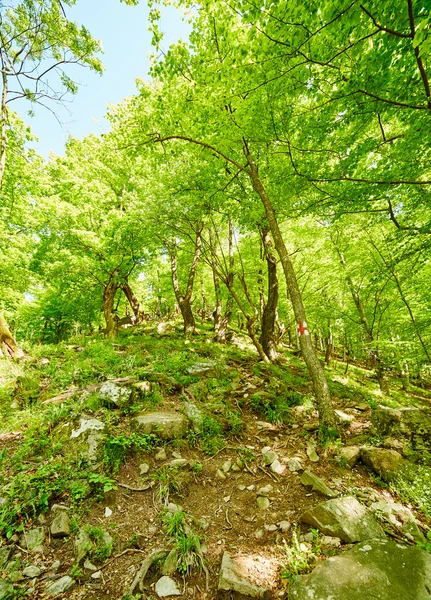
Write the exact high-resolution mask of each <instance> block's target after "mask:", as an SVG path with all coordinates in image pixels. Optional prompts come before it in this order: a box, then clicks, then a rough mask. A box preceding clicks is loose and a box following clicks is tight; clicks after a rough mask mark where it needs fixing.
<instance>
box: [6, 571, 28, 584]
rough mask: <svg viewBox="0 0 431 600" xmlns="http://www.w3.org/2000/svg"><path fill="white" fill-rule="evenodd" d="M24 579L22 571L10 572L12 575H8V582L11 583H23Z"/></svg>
mask: <svg viewBox="0 0 431 600" xmlns="http://www.w3.org/2000/svg"><path fill="white" fill-rule="evenodd" d="M24 580H25V577H24V575H23V572H22V571H12V573H10V575H9V581H10V582H11V583H20V582H21V581H24Z"/></svg>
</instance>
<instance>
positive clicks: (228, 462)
mask: <svg viewBox="0 0 431 600" xmlns="http://www.w3.org/2000/svg"><path fill="white" fill-rule="evenodd" d="M231 468H232V461H231V460H230V459H229V460H226V461H225V462H224V463H223V464H222V467H221V470H222V471H223V473H229V471H230V470H231Z"/></svg>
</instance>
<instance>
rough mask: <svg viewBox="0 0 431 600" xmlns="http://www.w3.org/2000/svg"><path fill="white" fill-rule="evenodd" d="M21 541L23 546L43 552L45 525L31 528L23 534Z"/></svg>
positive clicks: (35, 551)
mask: <svg viewBox="0 0 431 600" xmlns="http://www.w3.org/2000/svg"><path fill="white" fill-rule="evenodd" d="M20 543H21V546H23V548H27V550H30V552H34V553H40V554H43V552H44V550H45V548H44V543H45V529H44V528H43V527H36V528H35V529H29V530H28V531H27V532H26V533H24V534H23V535H22V536H21V541H20Z"/></svg>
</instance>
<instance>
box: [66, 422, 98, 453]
mask: <svg viewBox="0 0 431 600" xmlns="http://www.w3.org/2000/svg"><path fill="white" fill-rule="evenodd" d="M104 428H105V424H104V423H102V422H101V421H98V420H97V419H90V418H86V417H81V420H80V424H79V428H78V429H75V430H74V431H72V433H71V435H70V438H71V439H75V438H77V440H76V443H77V450H78V452H80V453H81V454H85V455H86V456H87V458H88V459H89V460H90V461H93V462H94V461H97V460H98V458H99V454H100V451H101V445H102V443H103V441H104V436H103V434H102V431H103V429H104Z"/></svg>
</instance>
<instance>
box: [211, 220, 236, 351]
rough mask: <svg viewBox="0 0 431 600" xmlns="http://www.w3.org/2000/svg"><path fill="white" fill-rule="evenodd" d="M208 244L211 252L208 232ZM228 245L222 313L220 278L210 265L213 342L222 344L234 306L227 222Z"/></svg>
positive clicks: (230, 250)
mask: <svg viewBox="0 0 431 600" xmlns="http://www.w3.org/2000/svg"><path fill="white" fill-rule="evenodd" d="M210 243H211V250H213V248H214V244H213V238H212V235H211V232H210ZM228 243H229V268H228V273H227V281H228V284H227V285H226V288H227V290H228V294H229V295H228V298H227V301H226V306H225V310H224V313H223V303H222V299H221V289H220V277H219V275H218V273H217V268H216V265H215V264H212V272H213V281H214V293H215V299H216V305H215V309H214V312H213V318H214V341H215V342H219V343H221V344H224V343H225V342H226V333H227V328H228V327H229V323H230V320H231V317H232V311H233V306H234V302H235V301H234V298H233V296H232V294H231V293H230V288H231V287H232V285H233V279H234V273H233V268H234V260H235V259H234V254H233V228H232V221H231V220H229V235H228Z"/></svg>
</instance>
